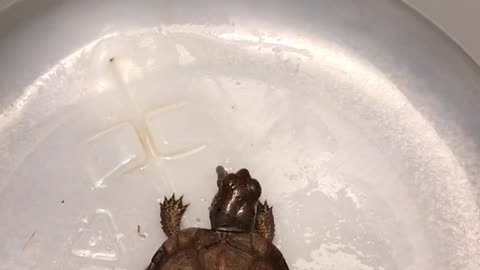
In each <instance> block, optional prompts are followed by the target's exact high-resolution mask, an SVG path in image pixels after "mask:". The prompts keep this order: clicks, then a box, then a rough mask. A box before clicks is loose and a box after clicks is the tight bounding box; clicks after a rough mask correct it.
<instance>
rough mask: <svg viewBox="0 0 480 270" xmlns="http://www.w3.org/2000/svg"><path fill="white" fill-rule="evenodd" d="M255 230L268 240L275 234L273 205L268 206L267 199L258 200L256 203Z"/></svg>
mask: <svg viewBox="0 0 480 270" xmlns="http://www.w3.org/2000/svg"><path fill="white" fill-rule="evenodd" d="M255 232H256V233H258V234H259V235H261V236H263V237H264V238H266V239H268V240H270V241H272V240H273V237H274V236H275V221H274V218H273V207H272V206H269V205H268V202H267V201H265V203H261V202H258V204H257V216H256V219H255Z"/></svg>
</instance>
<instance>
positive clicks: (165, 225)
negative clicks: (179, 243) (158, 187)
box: [160, 194, 188, 238]
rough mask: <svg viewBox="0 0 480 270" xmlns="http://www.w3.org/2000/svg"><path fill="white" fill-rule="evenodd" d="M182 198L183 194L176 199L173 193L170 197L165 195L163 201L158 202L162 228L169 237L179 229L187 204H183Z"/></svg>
mask: <svg viewBox="0 0 480 270" xmlns="http://www.w3.org/2000/svg"><path fill="white" fill-rule="evenodd" d="M182 199H183V196H181V197H180V198H179V199H178V200H176V199H175V194H173V196H172V197H171V198H170V199H167V197H165V199H164V201H163V203H160V218H161V224H162V230H163V232H164V233H165V234H166V235H167V237H169V238H170V237H171V236H172V235H174V234H176V233H178V232H179V231H180V222H181V221H182V216H183V214H184V213H185V210H187V207H188V204H187V205H183V202H182Z"/></svg>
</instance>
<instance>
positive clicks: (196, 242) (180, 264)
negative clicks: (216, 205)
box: [148, 228, 288, 270]
mask: <svg viewBox="0 0 480 270" xmlns="http://www.w3.org/2000/svg"><path fill="white" fill-rule="evenodd" d="M148 269H149V270H187V269H188V270H197V269H202V270H210V269H211V270H214V269H215V270H237V269H238V270H245V269H251V270H260V269H261V270H288V266H287V263H286V262H285V259H284V258H283V255H282V253H281V252H280V251H279V250H278V249H277V248H276V247H275V246H274V245H273V244H272V243H271V242H270V241H269V240H267V239H265V238H263V237H262V236H260V235H258V234H255V233H235V232H222V231H213V230H208V229H200V228H190V229H186V230H182V231H180V232H179V233H177V234H175V235H174V236H172V237H171V238H169V239H167V240H166V241H165V242H164V243H163V245H162V246H161V247H160V249H159V250H158V251H157V253H156V254H155V256H154V257H153V259H152V264H151V265H150V267H149V268H148Z"/></svg>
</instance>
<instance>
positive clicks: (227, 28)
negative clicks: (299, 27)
mask: <svg viewBox="0 0 480 270" xmlns="http://www.w3.org/2000/svg"><path fill="white" fill-rule="evenodd" d="M77 5H79V4H77ZM74 6H75V5H74ZM68 7H69V6H66V7H64V8H68ZM67 10H68V9H67ZM259 29H261V30H259ZM401 87H403V85H402V84H397V83H396V82H395V81H394V80H392V79H391V76H390V74H388V73H386V72H384V71H382V70H380V69H379V68H378V66H376V65H373V64H372V63H370V62H369V61H368V59H367V58H364V57H362V56H361V55H360V54H358V52H356V51H351V50H348V49H347V48H345V47H343V46H342V45H341V44H339V43H337V42H333V41H330V40H328V39H318V38H314V37H309V36H308V35H302V34H300V33H298V32H294V31H293V32H292V31H288V30H285V31H279V30H276V29H274V28H271V27H269V26H268V25H260V26H259V25H253V24H250V23H247V22H244V21H241V20H240V21H235V20H233V19H232V21H231V22H229V23H223V24H216V25H204V24H159V25H154V26H149V27H129V28H128V29H127V28H125V29H123V28H120V29H112V30H110V29H108V28H106V29H104V30H103V33H102V34H101V35H99V37H97V38H95V39H91V40H89V41H88V42H87V43H84V45H82V46H81V47H79V48H76V50H75V51H73V52H71V53H69V54H68V55H67V56H66V57H64V58H63V59H62V60H60V61H58V62H57V63H56V64H55V65H53V66H51V67H48V70H47V71H46V72H45V73H44V74H42V75H40V76H39V77H38V78H37V79H36V80H35V81H34V82H32V83H31V84H30V85H29V86H27V87H26V88H25V91H24V92H23V94H22V95H21V96H20V97H18V98H16V99H15V101H14V102H13V103H12V104H13V105H12V106H9V107H5V108H6V109H5V110H4V111H3V113H2V118H3V121H2V123H1V124H0V131H1V132H0V134H1V135H0V136H1V137H0V138H1V139H2V141H1V144H0V150H1V155H0V158H1V159H0V161H1V162H2V163H1V164H2V165H4V166H2V167H0V178H1V179H5V180H2V182H0V184H1V185H0V187H1V192H2V197H1V198H0V220H2V224H1V226H0V237H1V239H2V240H3V241H2V242H3V243H2V245H0V260H1V261H2V263H3V267H5V269H89V270H93V269H95V270H97V269H102V270H103V269H112V268H115V269H132V270H133V269H143V267H145V266H146V264H148V261H149V260H150V258H151V256H152V255H153V253H154V252H155V250H156V249H157V248H158V247H159V245H160V244H161V242H162V241H163V240H164V239H165V236H164V235H163V233H162V232H161V230H160V226H159V214H158V211H159V207H158V202H159V200H161V198H163V196H169V195H170V194H172V193H173V192H175V193H177V194H184V196H185V201H186V202H188V203H190V207H189V209H188V211H187V214H186V217H185V219H184V223H183V225H184V227H188V226H201V227H208V226H209V221H208V206H209V203H210V200H211V198H212V196H213V194H214V193H215V188H216V185H215V181H216V175H215V166H216V165H219V164H222V165H224V166H226V167H227V168H228V169H230V170H237V169H240V168H242V167H246V168H248V169H249V170H250V171H251V174H252V175H253V176H254V177H255V178H257V179H258V180H259V181H260V183H261V184H262V187H263V195H262V198H263V199H267V200H268V201H269V202H270V203H271V204H273V205H274V209H275V217H276V221H277V237H276V239H275V244H277V246H279V248H280V249H281V250H282V252H283V253H284V255H285V257H286V259H287V261H288V263H289V265H290V266H291V268H292V269H299V270H300V269H326V270H330V269H331V270H334V269H347V270H348V269H352V270H353V269H362V270H363V269H376V270H382V269H425V270H428V269H476V268H475V267H476V266H478V264H479V262H480V255H479V253H478V252H479V247H478V236H479V230H480V226H479V217H478V207H477V205H476V201H475V200H476V197H475V193H474V191H473V188H472V185H471V182H470V181H469V175H471V173H470V172H467V171H466V170H467V169H468V168H467V167H466V165H464V163H463V162H461V161H459V157H458V156H457V154H455V152H454V150H452V149H451V144H450V142H449V141H448V138H447V137H446V136H445V137H444V136H443V135H441V134H439V132H438V131H437V128H436V127H435V126H434V125H435V123H433V121H431V120H430V119H428V118H426V117H425V116H424V115H423V114H422V108H419V107H418V106H417V105H416V104H413V103H412V102H411V100H410V99H409V98H408V97H407V96H406V95H405V94H404V92H403V91H401V89H400V88H401ZM458 138H460V137H458ZM467 139H468V138H467V136H465V140H467ZM455 151H456V149H455ZM473 159H474V160H475V158H473ZM469 173H470V174H469ZM139 226H140V230H141V232H142V233H139V232H138V230H139ZM445 254H448V255H445ZM442 255H445V256H444V257H441V256H442Z"/></svg>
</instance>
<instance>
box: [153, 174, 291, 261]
mask: <svg viewBox="0 0 480 270" xmlns="http://www.w3.org/2000/svg"><path fill="white" fill-rule="evenodd" d="M217 175H218V180H217V187H218V191H217V194H216V195H215V197H214V198H213V201H212V204H211V206H210V223H211V227H212V228H211V229H210V230H208V229H201V228H189V229H184V230H180V221H181V219H182V216H183V214H184V213H185V210H186V209H187V206H188V205H184V204H183V202H182V197H180V198H179V199H178V200H177V199H175V195H173V196H172V197H171V198H170V199H167V198H165V200H164V202H163V203H161V204H160V217H161V224H162V229H163V232H164V233H165V234H166V235H167V236H168V239H167V240H166V241H165V242H164V243H163V245H162V246H161V247H160V248H159V249H158V251H157V253H155V255H154V256H153V258H152V261H151V263H150V265H149V266H148V268H147V270H187V269H189V270H200V269H201V270H237V269H238V270H260V269H262V270H288V266H287V263H286V262H285V259H284V258H283V255H282V253H281V252H280V251H279V250H278V249H277V248H276V247H275V246H274V245H273V243H272V240H273V236H274V233H275V224H274V220H273V212H272V207H269V206H268V204H267V202H265V203H263V204H262V203H260V202H258V199H259V197H260V194H261V193H262V188H261V186H260V184H259V183H258V181H257V180H255V179H253V178H252V177H250V173H249V172H248V170H247V169H241V170H239V171H238V172H237V173H228V172H227V171H226V170H225V169H224V168H223V167H221V166H218V167H217Z"/></svg>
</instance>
